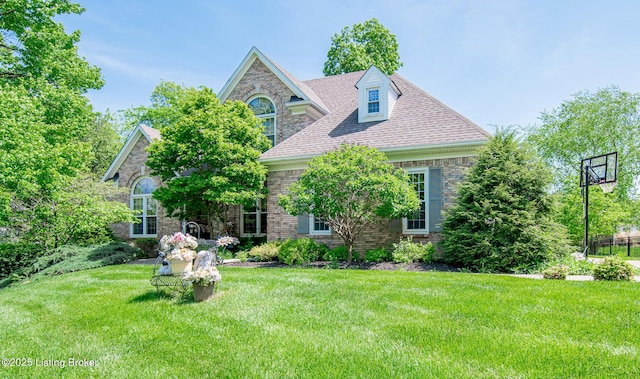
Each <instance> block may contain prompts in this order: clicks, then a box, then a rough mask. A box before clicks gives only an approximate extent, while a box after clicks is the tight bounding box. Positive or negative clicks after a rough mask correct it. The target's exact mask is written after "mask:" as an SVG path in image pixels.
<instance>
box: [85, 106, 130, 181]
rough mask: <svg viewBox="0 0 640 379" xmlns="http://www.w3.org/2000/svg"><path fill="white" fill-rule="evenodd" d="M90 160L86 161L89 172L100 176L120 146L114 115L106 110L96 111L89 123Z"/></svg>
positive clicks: (107, 167) (120, 140) (120, 141)
mask: <svg viewBox="0 0 640 379" xmlns="http://www.w3.org/2000/svg"><path fill="white" fill-rule="evenodd" d="M90 128H91V134H90V136H89V142H90V143H91V152H92V154H91V155H92V156H91V161H90V162H89V163H88V169H89V171H90V172H92V173H94V174H95V175H97V176H102V175H103V174H104V173H105V172H106V171H107V170H108V169H109V166H110V165H111V163H112V162H113V160H114V159H115V157H116V156H117V155H118V151H119V150H120V147H121V146H122V142H123V141H122V138H121V135H120V133H119V132H118V126H117V122H116V120H115V118H114V116H113V115H112V114H111V113H109V111H107V112H106V113H103V114H101V113H98V114H96V117H95V119H94V121H93V123H92V124H91V125H90Z"/></svg>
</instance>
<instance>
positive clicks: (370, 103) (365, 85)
mask: <svg viewBox="0 0 640 379" xmlns="http://www.w3.org/2000/svg"><path fill="white" fill-rule="evenodd" d="M356 88H357V89H358V123H363V122H372V121H385V120H388V119H389V117H391V113H392V112H393V107H394V106H395V104H396V100H398V97H399V96H400V95H402V92H400V89H399V88H398V86H396V84H395V83H394V82H393V80H391V79H390V78H389V77H388V76H387V75H385V74H384V72H382V71H380V70H379V69H378V68H377V67H376V66H371V67H369V69H368V70H367V71H366V72H365V73H364V75H362V77H361V78H360V80H358V82H357V83H356Z"/></svg>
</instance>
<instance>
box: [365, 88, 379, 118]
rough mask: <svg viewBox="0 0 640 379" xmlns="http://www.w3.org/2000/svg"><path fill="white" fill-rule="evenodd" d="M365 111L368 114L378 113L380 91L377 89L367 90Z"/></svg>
mask: <svg viewBox="0 0 640 379" xmlns="http://www.w3.org/2000/svg"><path fill="white" fill-rule="evenodd" d="M367 109H368V113H379V112H380V90H379V89H370V90H369V101H368V102H367Z"/></svg>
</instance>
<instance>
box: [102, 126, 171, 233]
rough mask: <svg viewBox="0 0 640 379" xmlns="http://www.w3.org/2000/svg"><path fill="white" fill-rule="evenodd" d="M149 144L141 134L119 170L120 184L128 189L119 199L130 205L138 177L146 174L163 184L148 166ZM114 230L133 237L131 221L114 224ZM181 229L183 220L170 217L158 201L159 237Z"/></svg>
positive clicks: (158, 183)
mask: <svg viewBox="0 0 640 379" xmlns="http://www.w3.org/2000/svg"><path fill="white" fill-rule="evenodd" d="M147 146H149V141H148V140H147V139H146V138H145V137H144V136H140V138H139V139H138V141H137V142H136V143H135V145H134V147H133V149H132V150H131V153H130V154H129V156H127V158H126V159H125V161H124V163H123V164H122V166H120V169H119V170H118V174H119V178H118V186H119V187H120V188H126V189H127V191H126V192H125V193H123V194H122V195H120V198H119V200H120V201H122V202H123V203H125V204H127V206H130V204H131V188H132V186H133V185H134V183H135V182H136V181H137V180H138V179H140V178H142V177H145V176H146V177H149V178H151V179H153V181H154V182H155V183H156V187H159V186H161V185H162V181H161V180H160V178H158V177H154V176H151V175H150V170H149V168H148V167H147V166H146V162H147V158H148V156H149V154H148V153H147V151H146V148H147ZM112 230H113V233H114V234H115V236H116V237H118V238H121V239H125V240H127V239H130V238H132V236H131V224H129V223H119V224H113V225H112ZM181 230H182V222H180V220H176V219H174V218H171V217H168V216H167V212H166V210H165V209H164V208H163V207H162V206H160V204H159V203H158V233H157V236H158V238H160V237H162V236H163V235H165V234H172V233H175V232H178V231H181Z"/></svg>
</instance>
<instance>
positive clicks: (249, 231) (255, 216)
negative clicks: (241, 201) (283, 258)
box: [240, 199, 267, 237]
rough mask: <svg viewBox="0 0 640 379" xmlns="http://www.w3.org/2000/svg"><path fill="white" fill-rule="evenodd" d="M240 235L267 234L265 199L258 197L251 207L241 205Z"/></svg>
mask: <svg viewBox="0 0 640 379" xmlns="http://www.w3.org/2000/svg"><path fill="white" fill-rule="evenodd" d="M241 219H242V223H241V225H240V227H241V229H242V230H241V231H240V233H241V235H242V236H243V237H250V236H264V235H266V234H267V200H266V199H258V201H256V203H255V204H254V205H253V206H251V207H243V208H242V215H241Z"/></svg>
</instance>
